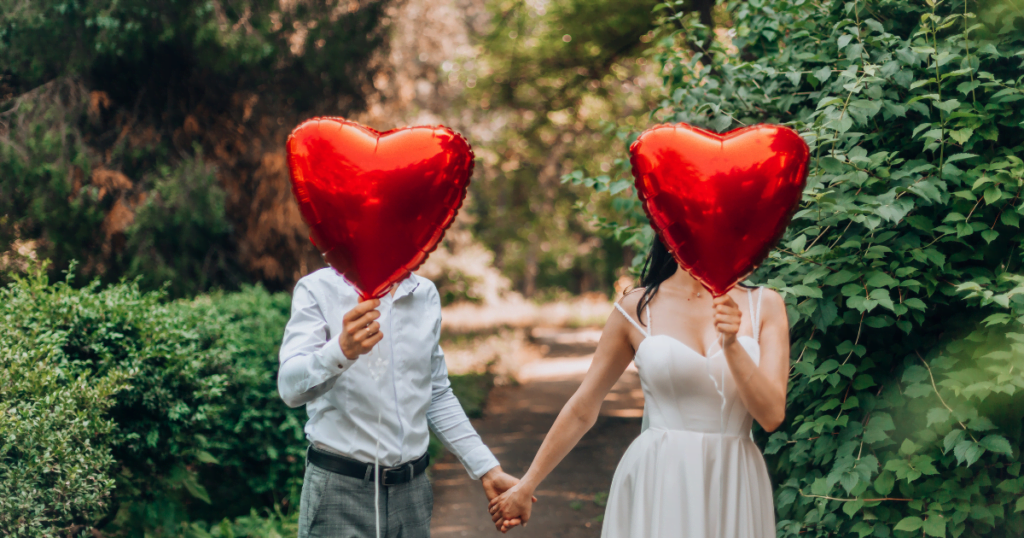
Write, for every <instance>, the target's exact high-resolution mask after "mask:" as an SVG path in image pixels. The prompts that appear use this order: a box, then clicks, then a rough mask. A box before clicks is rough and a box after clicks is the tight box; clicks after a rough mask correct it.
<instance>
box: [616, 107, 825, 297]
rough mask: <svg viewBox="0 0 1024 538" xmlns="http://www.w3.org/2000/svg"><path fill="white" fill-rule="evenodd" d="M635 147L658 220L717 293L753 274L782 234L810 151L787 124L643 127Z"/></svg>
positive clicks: (688, 265)
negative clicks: (719, 129) (718, 128)
mask: <svg viewBox="0 0 1024 538" xmlns="http://www.w3.org/2000/svg"><path fill="white" fill-rule="evenodd" d="M629 152H630V162H631V164H632V165H633V177H634V178H635V179H636V189H637V192H638V194H639V195H640V200H641V201H642V202H643V206H644V211H646V212H647V217H648V218H649V219H650V221H651V226H652V227H654V230H655V232H657V234H658V237H660V238H661V241H662V243H664V245H665V247H666V248H668V250H669V251H671V252H672V254H673V255H674V256H675V258H676V260H677V261H678V262H679V265H680V266H681V267H683V268H684V269H686V270H687V271H688V272H689V273H690V274H691V275H693V277H694V278H696V279H697V280H699V281H700V282H701V283H702V284H703V285H704V287H706V288H707V289H708V290H709V291H711V293H712V294H714V295H715V296H716V297H717V296H721V295H723V294H725V292H727V291H729V289H731V288H732V287H733V286H735V285H736V284H737V283H739V282H741V281H742V280H743V279H744V278H746V277H747V276H748V275H749V274H750V273H751V272H752V271H753V270H754V269H755V268H756V267H757V266H758V265H759V264H760V263H761V262H762V261H763V260H764V259H765V257H767V256H768V252H769V251H770V250H771V249H772V248H773V247H774V246H775V245H776V244H777V243H778V241H779V239H781V238H782V234H783V233H784V232H785V231H786V226H788V225H789V221H790V218H792V216H793V213H794V212H795V211H796V207H797V204H798V203H799V202H800V196H801V194H802V193H803V189H804V184H805V183H806V181H807V161H808V157H809V155H810V151H809V150H808V147H807V144H806V143H805V142H804V141H803V139H802V138H800V135H798V134H796V132H795V131H793V130H791V129H787V128H785V127H780V126H777V125H754V126H751V127H745V128H742V129H736V130H734V131H730V132H728V133H726V134H724V135H719V134H716V133H713V132H710V131H706V130H703V129H699V128H696V127H693V126H691V125H686V124H685V123H680V124H677V125H659V126H656V127H652V128H651V129H648V130H647V131H644V133H643V134H641V135H640V137H639V138H638V139H637V140H636V142H634V143H633V144H632V146H630V148H629Z"/></svg>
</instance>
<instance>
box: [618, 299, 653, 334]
mask: <svg viewBox="0 0 1024 538" xmlns="http://www.w3.org/2000/svg"><path fill="white" fill-rule="evenodd" d="M615 309H616V310H618V311H619V312H622V315H623V316H625V317H626V319H627V320H629V322H630V323H632V324H633V326H634V327H636V330H638V331H640V334H642V335H644V338H648V337H650V336H651V333H649V332H647V331H645V330H644V328H643V327H641V326H640V324H639V323H637V322H636V320H635V319H633V318H632V317H631V316H630V315H629V314H627V313H626V309H624V308H622V306H621V305H620V304H619V303H615ZM650 325H651V309H650V307H648V308H647V326H648V327H650Z"/></svg>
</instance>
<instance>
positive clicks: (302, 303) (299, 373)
mask: <svg viewBox="0 0 1024 538" xmlns="http://www.w3.org/2000/svg"><path fill="white" fill-rule="evenodd" d="M280 361H281V369H280V371H279V372H278V376H277V390H278V392H279V393H280V394H281V399H282V400H284V402H285V403H286V404H287V405H288V406H289V407H299V406H300V405H305V404H306V403H307V402H309V401H310V400H312V399H313V398H316V397H317V396H319V395H320V394H322V393H323V392H325V391H326V390H329V389H330V386H331V385H332V383H330V382H331V381H332V380H334V379H335V378H337V377H338V376H339V375H341V374H342V373H343V372H344V371H345V370H347V369H348V368H349V367H351V366H352V365H353V364H355V361H352V360H349V359H348V358H347V357H345V354H344V353H343V352H342V351H341V344H340V343H339V341H338V335H332V334H330V329H329V327H328V325H327V320H326V319H325V318H324V315H323V312H322V311H321V310H320V306H319V305H318V304H317V302H316V299H315V297H314V296H313V294H312V292H311V291H310V290H309V288H308V287H307V286H306V285H305V284H304V283H303V282H302V281H300V282H299V283H298V284H296V285H295V290H294V292H293V293H292V314H291V318H290V319H289V320H288V325H287V326H285V330H284V339H283V341H282V342H281V352H280Z"/></svg>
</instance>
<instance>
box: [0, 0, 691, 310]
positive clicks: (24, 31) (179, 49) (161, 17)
mask: <svg viewBox="0 0 1024 538" xmlns="http://www.w3.org/2000/svg"><path fill="white" fill-rule="evenodd" d="M696 4H700V2H697V3H696ZM654 5H655V3H654V2H653V1H648V2H640V3H624V2H620V1H618V0H605V1H600V2H578V1H576V2H574V1H559V2H549V1H542V0H529V1H508V0H505V1H495V0H405V1H400V0H395V1H380V0H350V1H341V0H288V1H285V0H233V1H227V0H187V1H186V0H175V1H165V2H149V1H141V0H140V1H135V0H129V1H119V2H113V1H97V2H94V1H89V2H86V1H80V0H44V1H39V2H24V1H22V0H3V1H0V194H2V196H0V205H2V212H0V214H2V215H3V217H2V220H0V256H3V261H0V264H4V265H9V264H16V262H15V261H14V259H15V258H17V256H14V254H15V253H21V254H27V255H31V256H34V257H35V258H37V259H48V260H50V261H51V262H52V264H51V265H50V271H51V276H52V277H55V278H59V275H60V272H61V271H64V270H66V269H68V267H70V262H71V260H80V261H81V262H82V263H81V264H79V265H77V266H76V272H77V273H78V275H79V276H80V277H82V278H79V279H77V280H76V281H77V282H80V283H83V284H84V283H85V282H88V281H89V280H90V279H91V278H93V277H99V278H100V279H101V280H102V281H104V282H107V283H112V282H116V281H117V280H118V279H119V278H121V277H123V276H127V277H130V278H132V277H141V280H140V283H141V285H142V286H143V288H144V289H158V288H160V287H161V286H163V285H164V283H165V282H169V283H170V284H169V287H168V288H167V291H168V292H169V293H170V295H171V296H172V297H186V296H189V295H192V294H195V293H201V292H203V291H206V290H211V289H225V290H230V289H238V288H239V287H240V286H242V285H244V284H247V283H256V282H259V283H262V284H263V285H264V286H266V287H267V288H268V289H270V290H287V289H290V287H291V286H292V285H293V284H294V282H295V281H296V280H297V279H298V278H300V277H301V276H302V275H304V274H307V273H308V272H310V271H312V270H313V269H316V268H318V267H320V266H321V265H322V261H321V260H320V257H319V256H318V255H317V253H316V252H315V250H314V249H313V248H312V247H311V245H310V244H309V242H308V239H307V238H306V235H307V232H306V229H305V225H304V224H303V223H302V221H301V218H300V216H299V214H298V211H297V206H296V204H295V202H294V200H293V199H292V195H291V191H290V185H289V183H288V177H287V168H286V164H285V158H284V151H283V143H284V139H285V138H286V136H287V133H288V131H289V130H290V129H291V128H292V127H293V126H294V125H296V124H297V123H298V122H300V121H301V120H303V119H305V118H308V117H312V116H316V115H321V114H331V115H341V116H347V117H350V118H352V119H356V120H357V121H362V122H364V123H366V124H368V125H371V126H373V127H375V128H378V129H381V130H387V129H390V128H394V127H398V126H402V125H407V124H424V123H444V124H447V125H451V126H452V127H454V128H456V129H458V130H460V131H462V132H463V133H464V134H466V135H467V137H469V139H470V140H471V141H472V143H473V145H474V149H475V150H476V152H477V155H478V157H479V162H478V166H477V171H478V173H477V175H476V177H475V178H474V181H473V184H472V188H471V193H470V199H469V201H468V203H467V204H466V209H465V210H464V211H463V214H462V215H461V217H460V219H459V222H458V223H457V224H456V227H455V230H456V232H455V233H453V235H457V230H464V231H466V232H468V233H466V234H462V235H461V236H458V237H452V238H450V240H448V241H446V243H445V244H444V245H443V246H442V250H444V251H447V254H449V255H450V256H449V257H448V259H447V261H445V260H442V259H441V258H444V257H445V256H444V255H439V256H437V258H438V259H437V260H434V265H433V267H427V268H425V271H426V272H427V273H428V274H430V275H431V276H432V277H433V278H435V279H437V280H438V284H439V286H440V287H441V290H442V293H443V295H444V296H445V298H446V299H447V300H449V301H454V300H472V301H485V300H493V299H494V298H495V297H498V296H500V295H503V294H506V293H508V292H518V293H520V294H522V295H524V296H526V297H534V296H538V297H551V296H559V294H565V293H581V292H593V291H596V292H599V293H602V294H610V293H611V291H612V289H613V286H612V284H613V282H614V281H615V280H616V279H617V278H618V277H620V276H621V275H622V267H623V263H622V261H623V256H624V253H623V249H622V247H621V246H620V245H619V243H617V242H614V241H605V240H604V237H603V236H602V235H601V234H599V233H596V230H595V228H594V227H593V226H591V224H590V223H589V221H588V219H587V218H586V217H585V216H583V214H581V213H580V212H578V211H576V210H575V204H576V202H577V201H579V200H580V199H581V197H582V198H586V197H587V196H586V190H585V189H581V188H579V187H577V186H574V185H570V184H564V183H562V182H560V181H559V178H560V177H561V176H562V175H563V174H565V173H567V172H569V171H571V170H572V169H573V168H574V167H575V166H577V165H578V164H579V163H581V162H587V163H592V164H593V165H594V166H596V167H599V168H602V169H609V170H610V168H611V166H612V165H613V163H614V160H615V158H616V156H617V154H616V152H617V150H618V145H617V144H615V143H614V142H613V141H612V140H609V139H608V137H607V136H605V135H604V133H605V132H606V131H607V130H608V129H611V128H615V127H616V126H619V125H638V122H642V121H643V116H644V114H646V112H647V111H648V110H649V108H650V107H651V106H652V105H653V104H654V101H653V98H654V97H653V96H654V94H655V93H654V92H655V90H656V86H657V82H658V79H657V76H656V74H655V73H654V72H653V66H652V64H651V63H650V62H649V60H648V59H647V58H646V57H645V56H643V52H644V51H645V50H646V49H647V48H648V47H649V46H650V40H651V35H652V34H651V31H652V30H653V29H654V27H655V22H656V21H655V20H654V19H653V18H652V17H651V10H652V8H653V7H654ZM705 7H707V6H705ZM627 250H628V249H627ZM3 253H6V254H3ZM625 255H627V256H628V255H630V253H628V252H627V253H626V254H625ZM495 268H496V269H497V271H495Z"/></svg>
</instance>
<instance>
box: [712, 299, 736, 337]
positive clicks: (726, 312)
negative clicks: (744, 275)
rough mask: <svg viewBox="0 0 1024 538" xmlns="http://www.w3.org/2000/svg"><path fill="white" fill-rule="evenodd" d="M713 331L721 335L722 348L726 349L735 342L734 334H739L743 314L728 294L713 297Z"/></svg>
mask: <svg viewBox="0 0 1024 538" xmlns="http://www.w3.org/2000/svg"><path fill="white" fill-rule="evenodd" d="M714 305H715V330H716V331H718V333H719V334H721V335H722V347H723V348H726V347H729V346H730V345H732V344H733V343H735V342H736V334H737V333H738V332H740V321H741V320H742V319H743V314H742V313H741V312H740V307H739V306H737V305H736V301H733V300H732V297H730V296H729V294H728V293H726V294H725V295H722V296H721V297H715V300H714Z"/></svg>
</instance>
